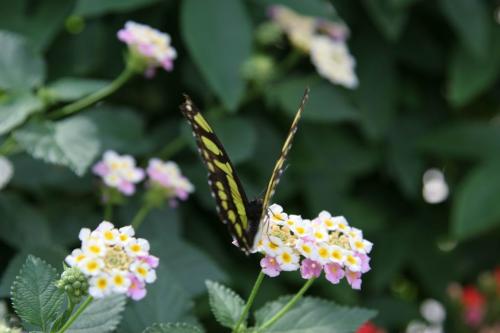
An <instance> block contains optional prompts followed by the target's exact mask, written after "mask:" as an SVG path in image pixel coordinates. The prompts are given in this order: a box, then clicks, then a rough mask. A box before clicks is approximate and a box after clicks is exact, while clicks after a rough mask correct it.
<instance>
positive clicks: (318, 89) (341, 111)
mask: <svg viewBox="0 0 500 333" xmlns="http://www.w3.org/2000/svg"><path fill="white" fill-rule="evenodd" d="M306 87H310V89H311V92H310V96H309V101H308V102H307V104H306V108H305V111H304V113H303V115H302V117H303V118H304V119H307V120H310V121H316V122H331V123H335V122H343V121H355V120H357V119H358V118H359V113H358V110H357V109H356V108H355V106H354V105H353V104H352V103H351V101H350V100H349V99H348V98H347V97H346V96H345V94H343V92H342V90H341V89H340V88H338V87H336V86H334V85H332V84H330V83H328V82H326V81H324V80H318V78H317V77H313V78H308V77H304V76H302V77H300V76H297V77H291V78H287V79H286V80H285V81H283V82H281V83H278V84H277V85H276V86H275V87H274V88H273V89H269V90H268V91H267V92H266V94H267V97H268V99H270V100H271V101H276V102H277V103H278V104H279V105H280V106H281V107H282V108H283V109H284V110H285V111H286V112H287V113H288V114H289V115H290V116H294V115H295V113H296V112H297V109H298V107H299V103H300V98H301V97H302V95H303V94H304V90H305V88H306Z"/></svg>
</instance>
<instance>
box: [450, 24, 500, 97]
mask: <svg viewBox="0 0 500 333" xmlns="http://www.w3.org/2000/svg"><path fill="white" fill-rule="evenodd" d="M497 35H498V36H499V37H497V38H496V39H495V40H493V41H491V44H490V49H489V51H488V54H487V55H486V56H485V57H484V58H481V59H478V58H476V57H474V56H472V55H471V54H470V52H468V51H467V50H466V49H464V48H457V49H456V50H454V51H453V53H452V56H451V61H450V62H449V67H448V83H447V91H446V97H447V98H448V100H449V102H450V104H451V105H452V106H454V107H460V106H464V105H466V104H467V103H469V102H471V101H472V100H473V99H474V98H476V97H477V96H479V95H480V94H482V93H483V92H484V91H485V90H487V89H488V88H489V87H491V85H492V84H493V83H495V80H496V79H497V78H498V75H499V74H500V58H499V57H497V56H496V55H498V54H499V52H500V33H498V34H497Z"/></svg>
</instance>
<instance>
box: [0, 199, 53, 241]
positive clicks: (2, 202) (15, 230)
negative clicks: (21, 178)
mask: <svg viewBox="0 0 500 333" xmlns="http://www.w3.org/2000/svg"><path fill="white" fill-rule="evenodd" d="M0 216H2V218H1V219H0V239H1V240H2V241H4V242H5V243H6V244H9V245H10V246H12V247H13V248H17V249H21V250H22V249H26V250H29V249H32V248H34V247H43V246H46V245H49V244H51V235H50V229H49V224H48V221H47V220H46V219H45V217H44V216H43V215H41V214H40V212H39V211H38V210H36V209H34V207H32V206H31V205H29V204H28V203H27V202H25V201H24V200H22V199H21V197H19V196H17V195H14V194H7V193H2V194H0ZM33 235H36V237H33Z"/></svg>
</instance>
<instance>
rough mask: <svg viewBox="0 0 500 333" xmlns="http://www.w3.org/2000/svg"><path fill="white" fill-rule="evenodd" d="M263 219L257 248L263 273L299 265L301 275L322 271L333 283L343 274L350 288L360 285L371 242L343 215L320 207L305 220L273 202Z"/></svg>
mask: <svg viewBox="0 0 500 333" xmlns="http://www.w3.org/2000/svg"><path fill="white" fill-rule="evenodd" d="M266 223H267V224H268V225H266V226H265V227H264V228H266V229H267V231H263V232H262V235H261V236H260V239H259V240H258V243H257V249H256V250H257V251H259V252H262V253H263V254H264V255H265V257H264V258H263V259H262V260H261V267H262V271H263V272H264V273H265V274H266V275H268V276H270V277H275V276H278V275H279V274H280V272H281V271H295V270H298V269H300V272H301V276H302V277H303V278H304V279H311V278H316V277H319V276H320V275H321V273H322V272H324V273H325V277H326V279H327V280H328V281H330V282H331V283H333V284H337V283H339V282H340V281H341V280H342V279H343V278H344V277H345V278H346V279H347V282H348V283H349V284H350V285H351V287H352V288H353V289H361V275H362V274H363V273H366V272H368V271H369V270H370V265H369V263H370V257H369V256H368V254H369V253H370V251H371V250H372V246H373V244H372V243H371V242H370V241H368V240H366V239H364V238H363V232H362V231H361V230H360V229H357V228H354V227H351V226H350V225H349V223H348V222H347V220H346V219H345V218H344V217H343V216H332V215H331V214H330V213H329V212H327V211H322V212H321V213H320V214H319V215H318V216H317V217H316V218H314V219H313V220H308V219H303V218H302V217H301V216H299V215H293V214H290V215H289V214H287V213H286V212H284V211H283V208H282V207H281V206H279V205H277V204H273V205H272V206H270V207H269V211H268V215H267V221H266Z"/></svg>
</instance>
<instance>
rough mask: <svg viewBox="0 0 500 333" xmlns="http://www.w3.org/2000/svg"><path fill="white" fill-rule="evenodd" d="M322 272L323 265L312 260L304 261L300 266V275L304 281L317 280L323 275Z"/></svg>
mask: <svg viewBox="0 0 500 333" xmlns="http://www.w3.org/2000/svg"><path fill="white" fill-rule="evenodd" d="M322 270H323V265H321V264H320V263H319V262H317V261H314V260H311V259H304V260H302V265H301V266H300V274H301V276H302V278H303V279H307V280H309V279H312V278H317V277H318V276H320V275H321V271H322Z"/></svg>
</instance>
